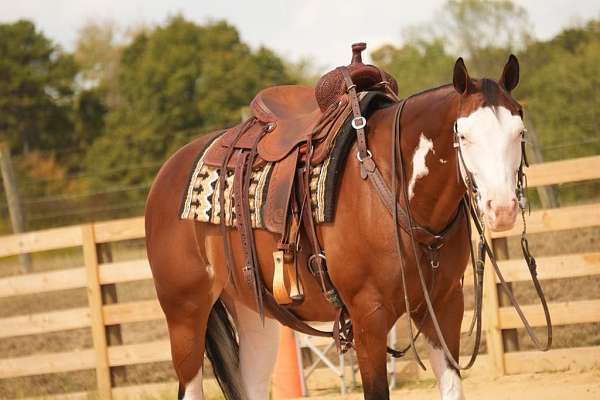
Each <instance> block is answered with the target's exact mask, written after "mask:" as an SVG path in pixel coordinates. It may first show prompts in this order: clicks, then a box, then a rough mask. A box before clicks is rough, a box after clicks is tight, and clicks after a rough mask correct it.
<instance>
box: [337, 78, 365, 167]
mask: <svg viewBox="0 0 600 400" xmlns="http://www.w3.org/2000/svg"><path fill="white" fill-rule="evenodd" d="M338 69H339V70H340V71H341V72H342V76H343V77H344V81H345V82H346V90H347V91H348V94H349V96H350V106H351V107H352V114H353V116H354V118H353V119H352V127H353V128H354V129H355V130H356V145H357V146H358V157H359V159H362V160H365V159H367V158H370V157H371V156H370V153H369V149H368V148H367V137H366V134H365V127H366V126H367V120H366V119H365V117H363V116H362V114H361V113H360V104H359V102H358V95H357V93H356V85H355V84H354V82H352V78H351V77H350V72H348V68H347V67H338Z"/></svg>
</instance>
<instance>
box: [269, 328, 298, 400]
mask: <svg viewBox="0 0 600 400" xmlns="http://www.w3.org/2000/svg"><path fill="white" fill-rule="evenodd" d="M300 373H301V371H300V363H299V359H298V346H297V344H296V337H295V336H294V331H293V330H291V329H290V328H288V327H286V326H281V328H280V339H279V353H277V361H276V362H275V371H274V373H273V400H280V399H294V398H296V397H301V396H302V395H303V393H302V386H303V385H302V376H301V375H300Z"/></svg>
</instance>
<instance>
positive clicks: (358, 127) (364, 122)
mask: <svg viewBox="0 0 600 400" xmlns="http://www.w3.org/2000/svg"><path fill="white" fill-rule="evenodd" d="M356 121H359V122H360V125H358V124H357V123H356ZM365 126H367V120H366V118H365V117H362V116H360V117H356V118H354V119H353V120H352V127H353V128H354V129H362V128H364V127H365Z"/></svg>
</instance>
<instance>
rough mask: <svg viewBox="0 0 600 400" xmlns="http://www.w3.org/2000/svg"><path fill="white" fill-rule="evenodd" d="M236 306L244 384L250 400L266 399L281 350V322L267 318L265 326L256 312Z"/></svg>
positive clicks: (238, 304) (242, 306)
mask: <svg viewBox="0 0 600 400" xmlns="http://www.w3.org/2000/svg"><path fill="white" fill-rule="evenodd" d="M235 307H236V318H237V331H238V334H239V337H240V370H241V373H242V382H243V383H244V387H245V388H246V393H247V395H248V399H249V400H266V399H268V398H269V384H270V382H271V374H272V373H273V367H274V366H275V359H276V358H277V350H278V348H279V322H277V321H276V320H274V319H270V318H265V324H264V326H263V325H262V323H261V322H260V318H259V317H258V314H257V313H256V312H254V311H252V310H250V309H249V308H247V307H246V306H244V305H243V304H240V303H237V302H236V305H235Z"/></svg>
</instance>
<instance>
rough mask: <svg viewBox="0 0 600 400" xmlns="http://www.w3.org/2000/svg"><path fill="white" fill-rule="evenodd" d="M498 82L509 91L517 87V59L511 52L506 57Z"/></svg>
mask: <svg viewBox="0 0 600 400" xmlns="http://www.w3.org/2000/svg"><path fill="white" fill-rule="evenodd" d="M498 83H499V84H500V86H502V87H503V88H504V89H505V90H506V91H507V92H509V93H510V92H511V91H512V90H513V89H514V88H516V87H517V84H518V83H519V60H517V57H515V56H514V55H513V54H511V55H510V56H509V57H508V61H507V62H506V65H505V66H504V71H502V76H500V80H499V81H498Z"/></svg>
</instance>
